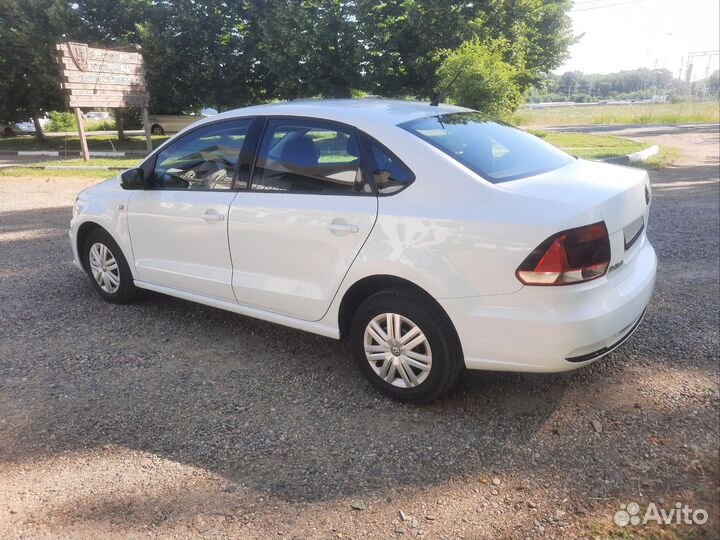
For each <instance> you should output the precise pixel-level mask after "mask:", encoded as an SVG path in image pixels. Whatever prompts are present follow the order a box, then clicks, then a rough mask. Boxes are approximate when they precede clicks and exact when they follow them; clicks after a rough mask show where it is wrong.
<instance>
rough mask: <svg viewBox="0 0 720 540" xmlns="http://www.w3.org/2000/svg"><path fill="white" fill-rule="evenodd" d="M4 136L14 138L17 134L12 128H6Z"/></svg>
mask: <svg viewBox="0 0 720 540" xmlns="http://www.w3.org/2000/svg"><path fill="white" fill-rule="evenodd" d="M2 135H3V137H14V136H15V132H14V131H13V129H12V128H9V127H6V128H5V129H3V133H2Z"/></svg>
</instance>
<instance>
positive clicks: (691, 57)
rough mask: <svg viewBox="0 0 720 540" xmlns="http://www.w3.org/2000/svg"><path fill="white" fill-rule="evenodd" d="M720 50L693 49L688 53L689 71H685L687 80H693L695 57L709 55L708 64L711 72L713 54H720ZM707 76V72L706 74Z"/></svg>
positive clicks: (688, 81)
mask: <svg viewBox="0 0 720 540" xmlns="http://www.w3.org/2000/svg"><path fill="white" fill-rule="evenodd" d="M719 55H720V51H691V52H689V53H688V63H687V71H686V73H685V82H687V83H691V82H692V72H693V60H694V59H695V58H703V57H707V59H708V64H707V66H708V67H707V71H708V74H709V72H710V62H711V61H712V58H713V56H719ZM706 76H707V74H706Z"/></svg>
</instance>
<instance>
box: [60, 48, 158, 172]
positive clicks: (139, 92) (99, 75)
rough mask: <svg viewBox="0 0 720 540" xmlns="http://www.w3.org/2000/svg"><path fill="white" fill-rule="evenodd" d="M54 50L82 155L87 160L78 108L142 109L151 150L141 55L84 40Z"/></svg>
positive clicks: (83, 132) (148, 95)
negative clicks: (92, 45)
mask: <svg viewBox="0 0 720 540" xmlns="http://www.w3.org/2000/svg"><path fill="white" fill-rule="evenodd" d="M57 53H58V65H59V67H60V77H61V81H60V85H61V88H62V89H63V91H64V93H65V98H66V100H67V104H68V106H70V107H72V108H73V109H75V117H76V118H77V119H78V130H79V132H80V144H81V146H82V150H83V157H84V158H85V159H86V160H87V159H89V153H88V151H87V141H86V140H85V130H84V126H83V125H82V115H81V113H80V107H109V108H124V107H139V108H142V110H143V123H144V127H145V136H146V139H147V147H148V151H152V140H151V138H150V126H149V125H148V111H147V108H148V106H149V105H150V94H149V92H148V91H147V86H146V83H145V68H144V64H143V58H142V55H141V54H140V53H139V52H123V51H114V50H109V49H101V48H96V47H89V46H88V45H87V44H85V43H59V44H58V45H57Z"/></svg>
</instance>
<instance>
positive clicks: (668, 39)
mask: <svg viewBox="0 0 720 540" xmlns="http://www.w3.org/2000/svg"><path fill="white" fill-rule="evenodd" d="M570 16H571V17H572V21H573V31H574V33H575V35H576V36H580V35H581V34H584V35H582V37H581V38H580V40H579V41H578V43H576V44H574V45H572V46H571V47H570V58H568V60H567V61H566V62H565V64H563V65H562V66H561V67H560V68H558V69H557V70H556V73H564V72H565V71H571V70H579V71H582V72H584V73H612V72H614V71H621V70H624V69H636V68H639V67H647V68H651V69H652V68H655V67H657V68H666V69H669V70H670V71H672V72H673V74H674V75H675V77H677V76H678V72H679V70H680V69H681V66H682V69H683V71H682V78H683V79H684V78H685V75H686V72H685V69H686V68H687V56H688V52H690V51H708V50H714V51H717V50H718V49H720V0H685V1H682V0H575V5H574V6H573V10H572V11H571V12H570ZM693 65H694V67H693V76H692V79H693V80H696V79H703V78H705V74H706V71H707V66H708V58H707V57H704V58H696V59H695V61H694V62H693ZM718 65H719V59H718V56H715V57H713V58H712V61H711V63H710V73H712V72H713V71H714V70H716V69H718Z"/></svg>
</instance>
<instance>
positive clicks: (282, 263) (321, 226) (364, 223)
mask: <svg viewBox="0 0 720 540" xmlns="http://www.w3.org/2000/svg"><path fill="white" fill-rule="evenodd" d="M376 215H377V198H376V197H374V196H352V195H349V196H332V195H306V194H292V193H263V192H259V191H258V192H242V193H239V194H238V196H237V198H236V199H235V200H234V201H233V203H232V204H231V206H230V218H229V223H228V236H229V239H230V252H231V255H232V262H233V269H234V270H233V277H232V284H233V289H234V291H235V296H236V298H237V300H238V302H239V303H240V304H243V305H246V306H250V307H255V308H260V309H265V310H268V311H272V312H275V313H279V314H283V315H288V316H291V317H297V318H300V319H303V320H308V321H316V320H319V319H320V318H322V316H323V315H324V314H325V312H326V311H327V308H328V307H329V305H330V302H331V301H332V299H333V297H334V296H335V293H336V292H337V290H338V288H339V287H340V284H341V282H342V279H343V278H344V277H345V274H346V273H347V271H348V270H349V268H350V265H351V264H352V262H353V260H354V259H355V257H356V256H357V254H358V253H359V252H360V248H361V247H362V245H363V243H364V242H365V240H366V239H367V237H368V235H369V234H370V231H371V230H372V227H373V224H374V223H375V217H376Z"/></svg>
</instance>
